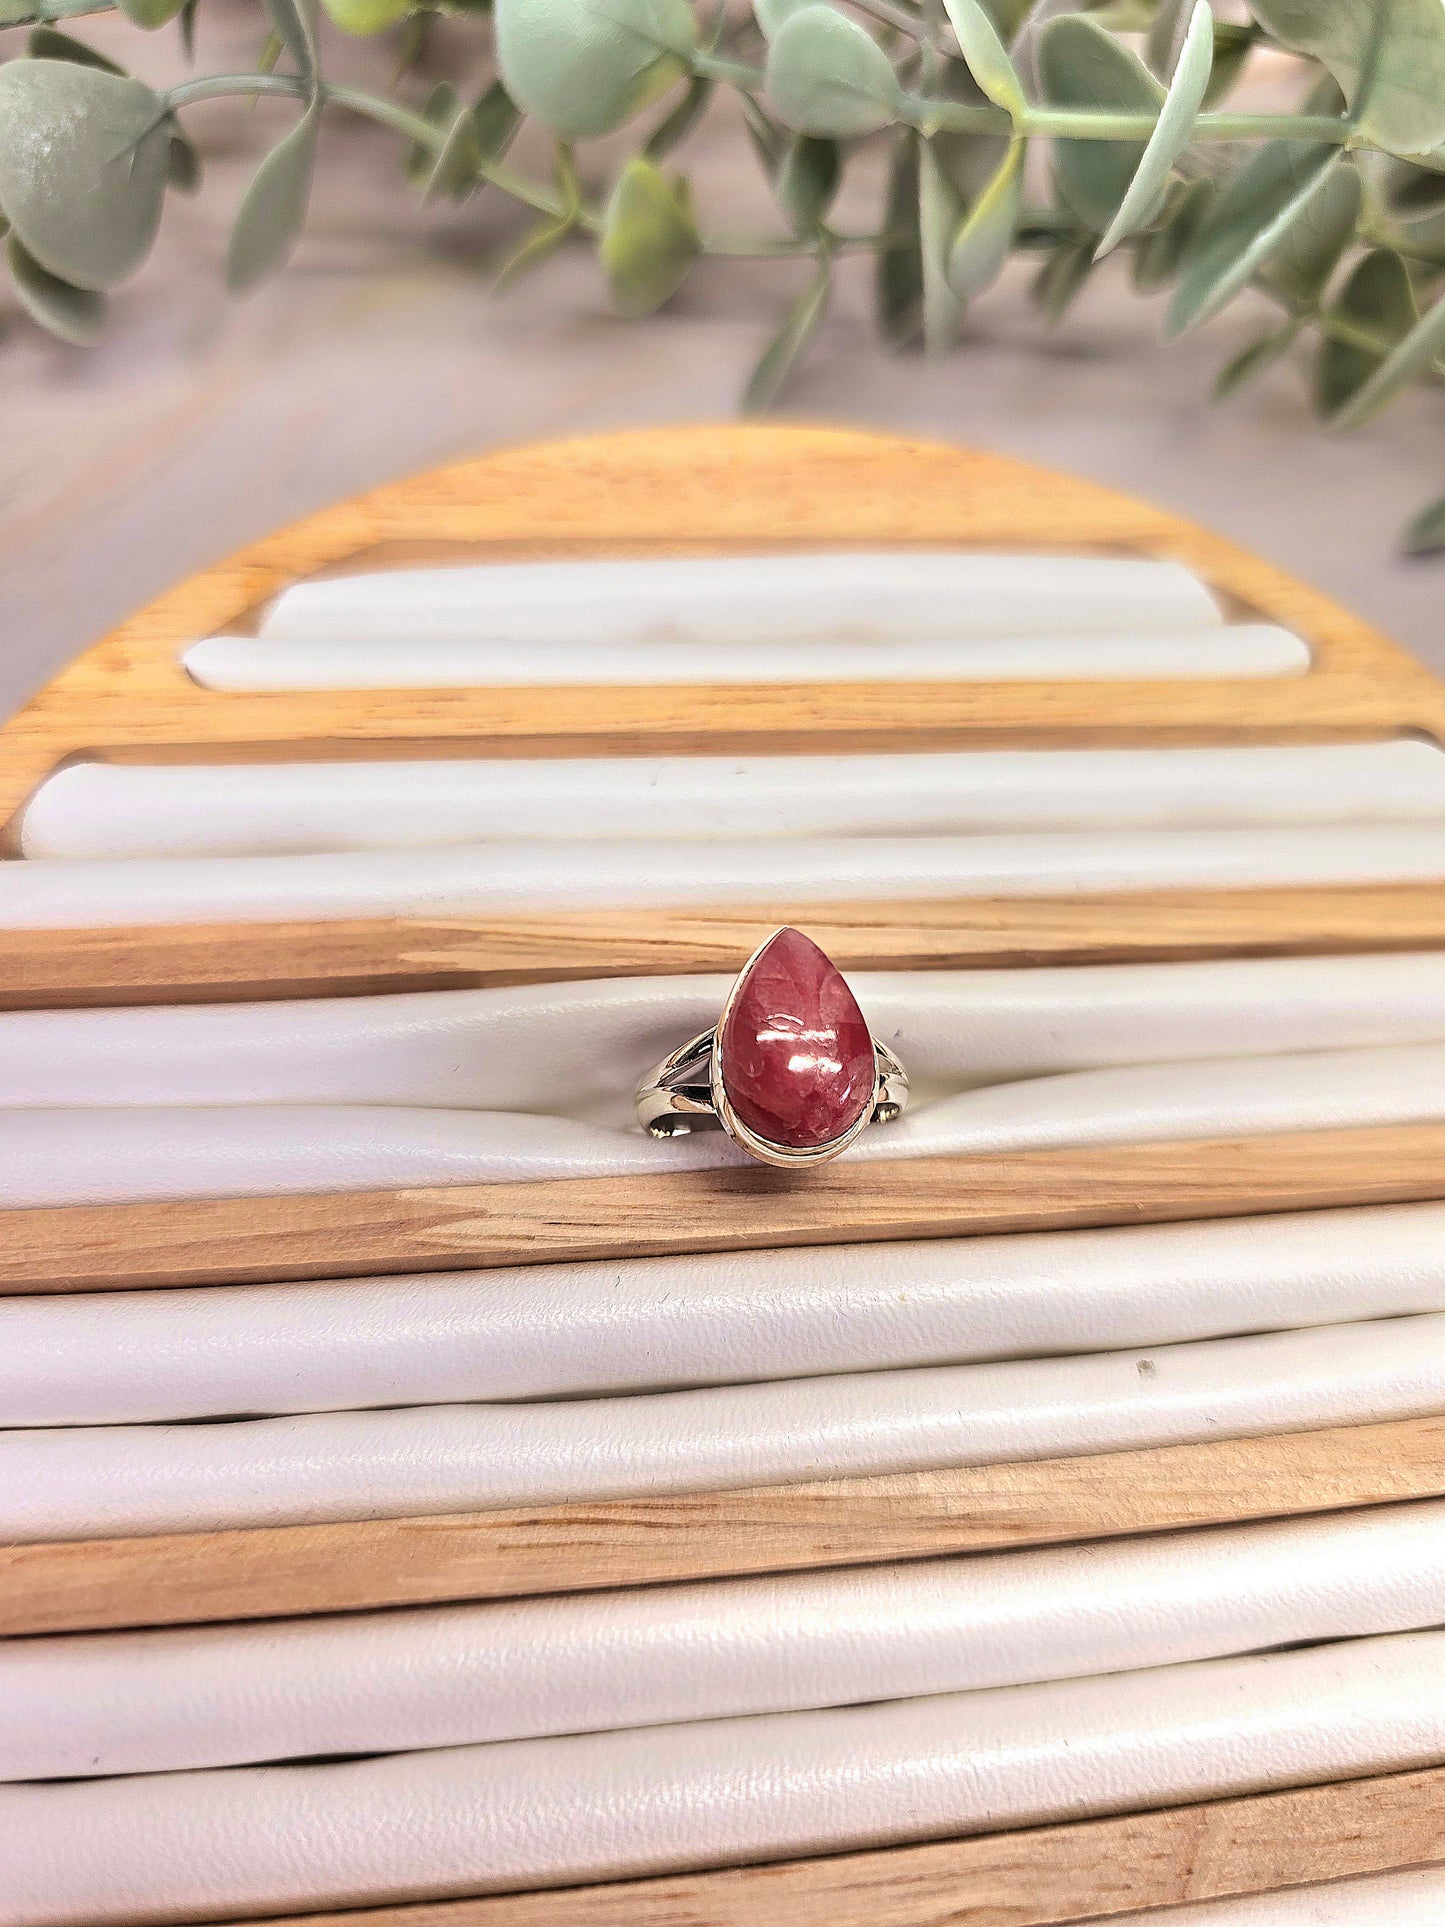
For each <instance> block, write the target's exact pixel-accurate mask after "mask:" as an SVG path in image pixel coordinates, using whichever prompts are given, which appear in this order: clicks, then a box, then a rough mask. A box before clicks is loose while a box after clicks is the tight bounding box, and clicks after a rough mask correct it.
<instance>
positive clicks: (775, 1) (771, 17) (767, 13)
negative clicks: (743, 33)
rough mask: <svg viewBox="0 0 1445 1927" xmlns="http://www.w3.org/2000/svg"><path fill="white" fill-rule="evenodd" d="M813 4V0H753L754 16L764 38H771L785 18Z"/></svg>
mask: <svg viewBox="0 0 1445 1927" xmlns="http://www.w3.org/2000/svg"><path fill="white" fill-rule="evenodd" d="M812 4H813V0H753V17H754V18H755V19H756V21H757V23H758V25H759V27H760V28H761V29H762V33H763V38H764V39H765V40H771V39H772V37H773V35H774V34H775V33H776V32H777V31H778V29H779V28H780V27H781V26H782V24H783V22H784V21H785V20H787V19H789V18H791V16H792V15H793V14H795V13H797V12H798V11H799V10H800V9H801V8H803V7H808V6H811V5H812Z"/></svg>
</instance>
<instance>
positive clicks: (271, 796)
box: [21, 740, 1445, 857]
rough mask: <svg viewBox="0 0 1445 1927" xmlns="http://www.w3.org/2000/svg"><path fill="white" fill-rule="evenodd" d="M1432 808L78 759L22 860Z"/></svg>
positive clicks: (1106, 758) (1144, 765)
mask: <svg viewBox="0 0 1445 1927" xmlns="http://www.w3.org/2000/svg"><path fill="white" fill-rule="evenodd" d="M1442 815H1445V754H1442V753H1441V751H1440V750H1439V748H1438V747H1437V746H1436V745H1435V744H1433V743H1424V742H1414V741H1407V740H1400V741H1393V742H1381V743H1344V744H1328V743H1312V744H1308V745H1305V746H1303V747H1274V746H1270V747H1264V748H1258V747H1253V746H1248V747H1236V748H1228V749H1190V748H1182V749H1094V750H1090V749H1083V750H1057V749H1042V750H963V751H958V752H954V753H951V754H940V755H918V756H913V755H900V756H773V757H737V756H672V757H654V758H649V759H646V760H644V759H640V758H633V757H613V758H605V759H598V758H589V759H575V760H572V759H558V758H555V757H554V758H550V759H548V760H547V761H543V762H528V761H521V760H517V761H510V760H502V761H495V762H471V761H467V762H463V761H459V760H451V759H441V760H436V761H431V762H365V763H228V764H223V765H191V764H157V765H155V766H152V767H146V766H144V765H140V764H134V765H133V764H126V763H76V764H73V765H71V766H70V767H69V768H66V769H62V770H60V771H59V772H58V773H57V774H56V775H54V776H52V777H50V778H49V779H48V780H47V781H46V782H45V783H43V784H42V785H41V787H40V789H39V790H38V791H37V792H36V794H35V796H34V798H33V800H32V801H31V803H30V804H29V806H28V808H27V809H26V811H25V815H24V818H23V821H22V824H21V847H22V849H23V851H24V854H25V855H26V856H28V857H47V856H48V857H56V856H66V857H94V856H222V855H224V856H256V855H264V854H266V853H268V852H270V853H286V852H296V851H305V850H360V849H381V848H386V847H392V846H398V845H413V844H425V843H457V842H463V843H464V842H472V841H481V840H483V839H485V838H487V837H499V836H500V837H545V838H548V839H556V838H559V837H560V838H567V837H572V836H575V835H576V834H577V832H578V830H579V828H585V830H586V833H587V835H588V836H589V837H594V838H595V837H644V838H648V839H655V838H657V837H659V836H662V837H699V838H708V839H715V838H718V837H739V836H759V837H772V838H783V837H792V838H796V837H812V836H859V835H864V836H877V835H882V834H888V835H895V836H896V835H901V834H905V833H907V834H911V835H945V834H958V833H960V832H964V831H979V830H1037V829H1078V828H1085V827H1087V828H1096V829H1119V828H1125V827H1139V828H1148V827H1157V828H1168V827H1174V828H1180V827H1191V826H1193V827H1201V826H1215V825H1225V824H1230V825H1237V824H1249V823H1256V824H1261V823H1308V822H1331V823H1348V822H1355V823H1360V822H1371V821H1374V822H1379V821H1404V820H1407V819H1411V818H1422V817H1423V818H1429V819H1433V818H1438V817H1440V816H1442Z"/></svg>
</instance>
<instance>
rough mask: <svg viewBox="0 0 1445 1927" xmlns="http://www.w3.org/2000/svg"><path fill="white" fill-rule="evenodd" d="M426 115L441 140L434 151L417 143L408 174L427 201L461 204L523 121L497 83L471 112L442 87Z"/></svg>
mask: <svg viewBox="0 0 1445 1927" xmlns="http://www.w3.org/2000/svg"><path fill="white" fill-rule="evenodd" d="M426 112H427V118H428V119H429V120H433V121H435V122H436V124H437V125H439V126H442V127H445V128H446V130H447V131H446V136H445V138H444V139H443V141H442V143H441V146H440V147H439V148H437V149H436V150H435V151H434V152H433V151H432V150H430V149H428V148H425V147H423V146H422V145H421V144H420V143H418V145H417V146H416V147H414V148H413V149H412V160H411V161H410V162H409V163H408V174H409V176H410V178H411V179H412V180H413V181H414V182H415V183H416V184H417V185H418V186H420V187H421V189H422V193H423V198H424V199H426V200H428V201H434V200H440V199H443V198H446V199H450V200H453V201H463V200H465V199H466V198H467V196H468V195H469V194H470V193H472V191H473V190H474V189H475V187H476V185H477V182H478V181H479V180H480V179H481V176H482V170H483V168H485V167H487V166H489V165H490V164H491V162H493V161H494V160H496V159H497V158H498V157H499V156H500V155H502V154H504V153H505V152H506V150H507V148H508V146H509V145H510V143H511V140H512V137H513V135H514V134H515V133H516V131H517V128H518V126H519V125H520V123H521V118H522V117H521V115H520V114H519V113H518V111H517V108H516V105H515V104H514V102H513V101H512V99H511V97H510V95H509V94H508V93H507V90H506V88H505V87H504V86H503V85H502V83H501V81H499V80H497V81H493V83H492V85H491V86H490V87H489V88H488V89H487V91H486V93H484V94H483V95H482V97H481V99H480V100H479V101H477V102H476V103H475V104H474V105H473V106H471V107H463V106H461V105H460V104H459V103H458V101H457V96H456V90H455V89H454V88H452V87H449V86H448V85H447V84H446V83H445V82H443V83H442V85H441V86H439V87H437V88H434V89H433V91H432V96H431V99H430V100H429V101H428V102H427V109H426Z"/></svg>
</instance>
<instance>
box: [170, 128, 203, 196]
mask: <svg viewBox="0 0 1445 1927" xmlns="http://www.w3.org/2000/svg"><path fill="white" fill-rule="evenodd" d="M166 181H167V184H168V185H169V186H171V187H173V188H174V189H175V190H176V192H177V194H199V193H200V191H201V157H200V155H199V154H198V153H197V152H196V150H195V148H194V147H193V146H192V144H191V143H190V141H188V140H187V139H186V137H185V135H184V134H183V133H181V131H180V129H179V128H178V127H177V126H176V125H175V123H174V122H172V123H171V144H170V147H169V149H168V150H167V152H166Z"/></svg>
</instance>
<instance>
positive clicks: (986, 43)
mask: <svg viewBox="0 0 1445 1927" xmlns="http://www.w3.org/2000/svg"><path fill="white" fill-rule="evenodd" d="M943 4H944V7H945V9H946V11H947V13H948V18H949V21H950V23H951V25H952V27H953V31H954V32H955V34H957V36H958V44H959V47H960V48H961V49H962V52H963V58H964V60H965V62H966V63H967V66H968V70H969V72H970V73H971V74H972V75H973V77H974V79H975V80H976V81H977V82H978V84H979V86H980V87H981V88H982V89H983V91H984V93H985V94H987V96H988V98H989V99H990V100H991V101H992V102H993V104H994V106H995V107H1002V108H1005V109H1006V110H1007V112H1008V113H1009V114H1010V115H1011V116H1012V117H1013V119H1014V120H1015V121H1017V120H1019V119H1020V118H1021V117H1022V116H1023V115H1024V114H1025V113H1026V112H1027V110H1028V100H1027V99H1026V97H1025V95H1024V88H1023V82H1022V81H1021V80H1020V79H1019V75H1018V69H1017V68H1016V67H1015V66H1014V64H1013V61H1012V60H1011V59H1010V58H1009V52H1008V49H1007V47H1005V46H1004V44H1003V41H1002V39H1001V38H1000V36H999V31H998V28H997V27H996V26H995V25H994V21H993V18H992V16H991V15H990V14H989V13H988V12H987V11H986V10H985V9H984V7H983V6H982V5H981V4H980V0H943Z"/></svg>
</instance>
